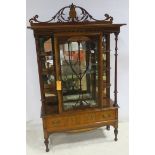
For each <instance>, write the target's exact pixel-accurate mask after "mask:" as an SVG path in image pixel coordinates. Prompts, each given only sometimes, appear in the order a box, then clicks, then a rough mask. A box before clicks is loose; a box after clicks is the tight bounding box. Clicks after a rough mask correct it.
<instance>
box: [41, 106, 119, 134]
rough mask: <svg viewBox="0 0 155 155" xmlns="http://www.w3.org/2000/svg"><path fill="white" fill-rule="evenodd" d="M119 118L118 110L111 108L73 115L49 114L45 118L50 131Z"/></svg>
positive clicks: (80, 126)
mask: <svg viewBox="0 0 155 155" xmlns="http://www.w3.org/2000/svg"><path fill="white" fill-rule="evenodd" d="M116 119H117V110H116V109H110V110H104V111H95V112H85V113H77V114H75V113H74V114H73V115H63V114H62V115H55V116H52V115H51V116H48V117H46V118H45V119H44V120H45V122H46V129H47V131H49V132H52V131H57V130H69V129H74V128H82V127H85V126H92V125H94V124H100V123H103V122H106V121H110V120H116Z"/></svg>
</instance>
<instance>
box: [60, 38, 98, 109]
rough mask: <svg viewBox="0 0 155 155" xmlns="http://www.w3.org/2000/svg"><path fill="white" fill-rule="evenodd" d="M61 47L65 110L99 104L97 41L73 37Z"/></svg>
mask: <svg viewBox="0 0 155 155" xmlns="http://www.w3.org/2000/svg"><path fill="white" fill-rule="evenodd" d="M59 49H60V64H61V77H62V85H63V86H62V88H63V90H62V93H63V106H64V110H68V109H78V108H85V107H94V106H97V94H98V86H97V85H98V84H97V83H98V72H97V67H98V61H97V54H98V53H97V42H96V41H92V40H90V39H89V38H88V37H80V38H78V37H72V38H70V39H68V40H67V42H63V43H61V44H60V46H59Z"/></svg>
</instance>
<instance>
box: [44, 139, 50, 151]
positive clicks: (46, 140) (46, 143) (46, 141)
mask: <svg viewBox="0 0 155 155" xmlns="http://www.w3.org/2000/svg"><path fill="white" fill-rule="evenodd" d="M44 143H45V146H46V152H49V148H48V144H49V140H48V138H45V141H44Z"/></svg>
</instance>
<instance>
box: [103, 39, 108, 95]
mask: <svg viewBox="0 0 155 155" xmlns="http://www.w3.org/2000/svg"><path fill="white" fill-rule="evenodd" d="M102 56H103V59H102V60H103V98H105V97H106V93H107V91H106V86H107V85H106V80H107V76H106V73H107V69H108V68H107V64H106V37H105V36H103V38H102Z"/></svg>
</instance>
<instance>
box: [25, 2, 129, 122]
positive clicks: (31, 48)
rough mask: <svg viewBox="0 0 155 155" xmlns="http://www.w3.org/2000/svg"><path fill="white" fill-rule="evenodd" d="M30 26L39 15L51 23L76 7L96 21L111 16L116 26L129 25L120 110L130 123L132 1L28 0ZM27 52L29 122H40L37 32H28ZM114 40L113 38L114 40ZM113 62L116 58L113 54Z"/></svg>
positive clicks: (123, 39) (121, 59)
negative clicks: (69, 7)
mask: <svg viewBox="0 0 155 155" xmlns="http://www.w3.org/2000/svg"><path fill="white" fill-rule="evenodd" d="M26 2H27V19H26V23H27V26H28V25H29V22H28V20H29V19H30V18H31V17H33V16H34V15H36V14H38V15H39V19H40V20H48V19H50V17H52V16H53V15H55V13H57V11H58V10H60V9H61V8H62V7H64V6H67V5H70V4H71V3H74V4H75V5H79V6H81V7H83V8H85V9H86V10H87V11H88V12H89V13H90V14H91V15H93V17H95V18H97V19H103V18H104V14H105V13H108V14H109V15H111V16H113V17H114V23H126V24H127V26H124V27H122V28H121V33H120V35H119V42H118V53H119V55H118V92H119V93H118V104H119V106H120V110H119V119H120V121H128V112H129V111H128V109H129V108H128V104H129V79H128V78H129V51H128V49H129V48H128V9H129V6H128V0H117V1H116V0H65V1H63V0H57V1H55V0H27V1H26ZM26 34H27V38H26V39H27V43H26V45H27V50H26V51H27V52H26V75H27V76H26V79H27V80H26V82H27V83H26V85H27V89H26V99H27V101H26V102H27V105H26V106H27V109H26V111H27V121H28V120H36V119H39V118H40V106H41V103H40V89H39V79H38V69H37V61H36V53H35V42H34V37H33V32H32V31H31V30H26ZM112 39H113V36H112ZM111 50H112V51H111V52H112V53H114V42H113V40H112V45H111ZM111 59H112V61H113V60H114V55H113V54H111ZM113 66H114V63H112V64H111V67H112V69H111V73H112V78H111V83H112V87H111V94H112V95H111V96H112V98H113V80H112V79H113Z"/></svg>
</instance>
